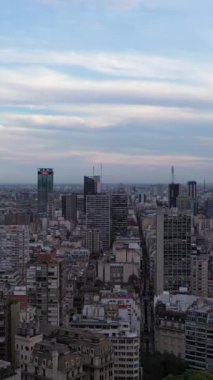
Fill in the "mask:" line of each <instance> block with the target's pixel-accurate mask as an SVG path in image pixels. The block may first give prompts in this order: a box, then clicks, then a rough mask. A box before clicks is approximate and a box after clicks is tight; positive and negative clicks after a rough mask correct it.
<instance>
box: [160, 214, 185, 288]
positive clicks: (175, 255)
mask: <svg viewBox="0 0 213 380" xmlns="http://www.w3.org/2000/svg"><path fill="white" fill-rule="evenodd" d="M191 228H192V221H191V213H190V212H189V213H188V212H178V211H177V210H174V209H173V210H170V211H168V212H159V213H158V214H157V255H156V284H155V285H156V294H161V293H162V292H163V291H164V290H169V291H177V290H179V288H180V287H187V288H188V289H189V288H190V281H191V278H190V274H191V251H192V247H191Z"/></svg>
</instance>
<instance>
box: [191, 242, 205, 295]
mask: <svg viewBox="0 0 213 380" xmlns="http://www.w3.org/2000/svg"><path fill="white" fill-rule="evenodd" d="M208 264H209V254H208V252H207V251H205V250H203V249H202V247H198V246H197V245H196V244H193V245H192V256H191V292H192V294H195V295H196V296H200V297H208Z"/></svg>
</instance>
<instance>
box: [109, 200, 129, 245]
mask: <svg viewBox="0 0 213 380" xmlns="http://www.w3.org/2000/svg"><path fill="white" fill-rule="evenodd" d="M127 207H128V195H127V194H125V193H119V194H112V195H111V219H112V225H111V227H112V229H111V238H112V242H113V241H114V239H115V238H116V236H117V235H126V232H127V215H128V209H127Z"/></svg>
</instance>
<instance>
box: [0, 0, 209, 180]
mask: <svg viewBox="0 0 213 380" xmlns="http://www.w3.org/2000/svg"><path fill="white" fill-rule="evenodd" d="M212 19H213V1H212V0H205V1H200V0H0V183H14V182H15V183H34V182H36V169H37V168H38V167H53V168H54V172H55V182H56V183H62V182H66V183H79V182H82V181H83V176H84V175H92V170H93V166H94V167H95V174H99V172H100V165H101V163H102V167H103V181H104V182H116V183H118V182H123V183H131V182H135V183H150V182H153V183H157V182H162V183H167V182H170V181H171V174H170V173H171V166H172V165H174V167H175V178H176V181H177V182H186V181H187V180H197V181H198V182H203V180H204V178H205V179H206V181H207V182H213V107H212V106H213V23H212Z"/></svg>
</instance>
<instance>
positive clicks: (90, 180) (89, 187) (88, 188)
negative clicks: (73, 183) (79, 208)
mask: <svg viewBox="0 0 213 380" xmlns="http://www.w3.org/2000/svg"><path fill="white" fill-rule="evenodd" d="M98 193H100V177H99V176H93V177H87V176H84V211H85V212H86V198H87V195H93V194H98Z"/></svg>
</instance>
